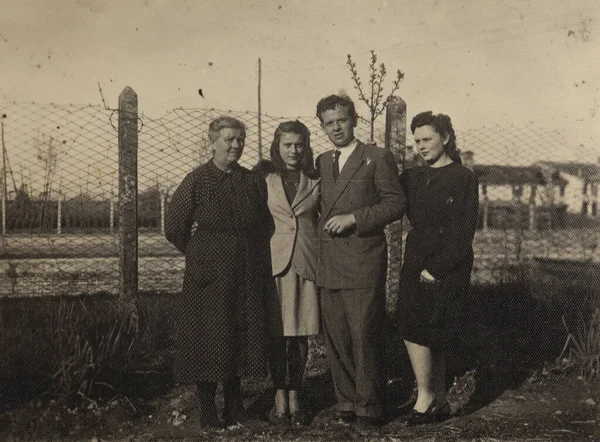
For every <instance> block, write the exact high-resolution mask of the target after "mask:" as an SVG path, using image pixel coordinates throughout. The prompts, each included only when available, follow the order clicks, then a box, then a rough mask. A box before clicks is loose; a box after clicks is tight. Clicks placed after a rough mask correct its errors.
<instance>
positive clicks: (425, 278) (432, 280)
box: [419, 269, 438, 284]
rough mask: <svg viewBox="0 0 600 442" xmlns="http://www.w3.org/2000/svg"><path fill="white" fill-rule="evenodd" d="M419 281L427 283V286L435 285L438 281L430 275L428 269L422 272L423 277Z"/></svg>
mask: <svg viewBox="0 0 600 442" xmlns="http://www.w3.org/2000/svg"><path fill="white" fill-rule="evenodd" d="M419 279H420V280H421V282H423V283H425V284H435V283H436V282H438V281H437V279H435V278H434V277H433V276H432V275H431V273H429V272H428V271H427V269H423V271H422V272H421V276H420V277H419Z"/></svg>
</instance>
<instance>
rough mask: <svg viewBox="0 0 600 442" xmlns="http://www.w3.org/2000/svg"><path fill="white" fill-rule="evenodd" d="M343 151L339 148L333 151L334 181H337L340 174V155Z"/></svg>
mask: <svg viewBox="0 0 600 442" xmlns="http://www.w3.org/2000/svg"><path fill="white" fill-rule="evenodd" d="M341 154H342V153H341V152H340V151H339V150H337V149H336V150H334V151H333V181H337V178H338V176H339V174H340V155H341Z"/></svg>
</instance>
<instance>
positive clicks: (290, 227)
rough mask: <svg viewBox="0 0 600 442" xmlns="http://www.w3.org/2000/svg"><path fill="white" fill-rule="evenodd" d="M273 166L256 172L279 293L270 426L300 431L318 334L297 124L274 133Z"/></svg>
mask: <svg viewBox="0 0 600 442" xmlns="http://www.w3.org/2000/svg"><path fill="white" fill-rule="evenodd" d="M270 157H271V161H261V162H259V164H258V165H257V167H256V169H257V170H258V171H259V172H261V173H262V174H263V175H264V176H265V180H266V182H267V188H268V190H269V200H268V204H269V210H270V211H271V215H272V216H273V220H274V222H275V233H274V234H273V236H272V237H271V259H272V261H271V263H272V268H273V276H274V277H275V283H276V286H277V292H276V293H274V296H271V297H270V298H269V299H270V300H269V302H268V303H267V304H268V312H269V313H268V318H267V320H268V322H269V325H270V327H269V331H270V345H269V347H270V357H269V365H270V368H271V377H272V379H273V383H274V384H275V388H276V393H275V407H274V408H273V410H272V411H271V413H270V414H269V420H270V421H271V423H273V424H288V423H291V424H293V425H303V424H304V423H305V419H306V416H305V413H304V412H303V409H302V407H301V405H300V401H299V393H300V391H301V388H302V381H303V377H304V370H305V367H306V361H307V356H308V336H310V335H315V334H317V333H319V300H318V296H317V295H318V290H317V286H316V285H315V282H314V281H315V265H316V246H317V241H316V228H317V218H318V208H319V199H320V184H319V178H318V172H317V171H316V170H315V168H314V163H313V152H312V149H311V147H310V132H309V130H308V128H307V127H306V126H305V125H304V124H302V123H301V122H299V121H287V122H285V123H281V124H280V125H279V127H277V129H276V130H275V135H274V137H273V142H272V144H271V151H270Z"/></svg>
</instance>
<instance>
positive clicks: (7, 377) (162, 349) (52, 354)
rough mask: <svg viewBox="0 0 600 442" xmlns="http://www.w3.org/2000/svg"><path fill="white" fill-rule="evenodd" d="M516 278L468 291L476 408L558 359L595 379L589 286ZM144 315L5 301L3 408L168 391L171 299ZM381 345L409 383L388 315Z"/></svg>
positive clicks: (596, 328) (0, 342)
mask: <svg viewBox="0 0 600 442" xmlns="http://www.w3.org/2000/svg"><path fill="white" fill-rule="evenodd" d="M519 275H521V279H520V280H511V282H509V283H505V284H501V285H477V286H474V287H472V289H471V291H470V294H469V296H468V299H466V302H465V310H464V312H465V314H464V318H463V328H462V339H461V344H460V346H459V348H458V349H457V351H456V352H454V353H453V354H452V355H450V357H449V363H448V366H449V367H448V368H449V382H450V383H451V381H452V379H455V378H456V377H460V376H462V375H464V374H465V373H474V376H475V377H476V378H477V385H478V390H479V392H478V394H479V399H477V398H476V399H475V400H480V401H481V400H482V401H485V402H489V400H492V399H493V397H494V396H495V395H497V394H500V392H501V391H503V389H505V388H511V387H513V386H515V385H518V384H519V383H521V382H523V381H525V380H526V379H527V378H528V377H529V376H531V373H533V372H535V371H538V370H539V371H541V370H543V369H544V368H545V367H546V366H548V364H551V363H553V362H554V361H555V360H557V359H559V360H562V359H568V361H569V364H567V365H568V368H569V369H570V370H573V371H576V372H577V373H583V374H586V376H590V377H593V376H598V370H599V361H600V356H599V355H600V304H599V302H598V294H597V290H596V288H595V285H590V284H588V283H589V282H590V280H588V279H586V278H583V279H581V278H579V279H573V280H572V281H571V283H569V284H566V283H565V284H563V286H561V291H560V292H559V291H557V290H556V288H555V286H556V284H554V283H553V280H552V278H550V279H547V280H544V279H542V278H541V277H540V278H538V283H537V284H533V283H532V281H531V280H527V279H526V278H525V276H527V275H529V276H531V275H536V273H531V272H527V271H522V272H519ZM563 276H564V275H561V274H559V275H558V277H559V278H561V279H563V280H564V279H565V278H564V277H563ZM554 282H555V281H554ZM544 284H546V285H547V290H544ZM140 308H141V310H142V311H141V312H140V313H141V317H142V318H143V321H142V327H141V329H140V330H139V331H138V332H137V333H133V332H131V331H129V330H128V329H127V327H126V324H125V323H124V322H123V320H122V319H121V317H120V314H119V310H118V299H117V298H116V297H115V296H113V295H109V294H101V295H93V296H84V295H82V296H73V295H69V296H59V297H52V298H45V297H38V298H19V299H10V298H9V299H4V300H1V301H0V354H2V355H3V357H2V358H0V407H2V406H4V407H6V406H9V407H15V406H18V405H19V404H23V403H26V402H27V401H28V400H29V399H32V398H35V397H39V396H40V395H42V396H45V397H47V398H58V399H59V400H66V398H71V399H73V398H75V399H78V400H80V401H103V400H110V399H111V398H114V397H115V396H118V395H121V396H133V397H140V396H152V395H155V394H160V392H161V391H162V392H164V391H165V389H168V388H170V387H172V386H173V385H174V384H173V380H172V375H171V369H172V363H173V356H174V343H175V321H176V320H177V295H168V294H156V293H145V294H142V295H141V297H140ZM571 331H572V332H571ZM386 338H387V351H388V355H387V362H388V375H389V377H390V378H403V377H406V376H407V373H410V372H411V370H410V366H409V365H408V361H407V358H406V354H405V351H404V345H403V343H402V340H401V338H400V337H399V335H398V329H397V321H396V320H395V315H394V313H393V312H392V313H391V314H390V315H389V318H388V321H387V333H386ZM565 342H567V345H566V348H565ZM561 350H563V351H562V353H561ZM565 355H566V356H565ZM563 356H564V357H563ZM311 359H312V361H309V367H313V368H315V367H316V366H317V365H315V361H316V363H317V364H318V371H319V372H321V371H325V370H327V367H326V364H325V365H323V364H324V363H325V362H326V359H325V358H324V349H323V341H322V339H315V340H312V341H311Z"/></svg>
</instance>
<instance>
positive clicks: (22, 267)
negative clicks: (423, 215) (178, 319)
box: [0, 229, 600, 297]
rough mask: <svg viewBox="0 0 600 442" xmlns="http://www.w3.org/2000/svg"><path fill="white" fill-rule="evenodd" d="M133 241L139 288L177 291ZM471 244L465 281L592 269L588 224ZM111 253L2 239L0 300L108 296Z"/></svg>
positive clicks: (155, 259)
mask: <svg viewBox="0 0 600 442" xmlns="http://www.w3.org/2000/svg"><path fill="white" fill-rule="evenodd" d="M403 236H404V238H405V237H406V231H405V232H404V235H403ZM403 243H404V241H403ZM138 244H139V249H138V254H139V288H140V290H142V291H154V292H170V293H172V292H179V291H180V290H181V285H182V282H183V268H184V257H183V255H182V254H180V253H179V252H178V251H177V250H176V249H175V247H174V246H173V245H172V244H170V243H168V242H167V240H166V239H165V238H164V236H163V235H162V234H160V233H141V234H140V237H139V240H138ZM474 248H475V264H474V269H473V275H472V283H473V284H498V283H503V282H507V281H510V280H513V279H514V278H515V277H518V276H519V275H515V274H514V269H515V268H516V267H518V266H519V264H521V263H523V262H527V261H529V260H531V259H546V260H548V259H550V260H556V261H557V262H566V263H567V264H565V265H568V266H571V267H572V266H573V265H575V266H577V265H578V263H580V265H581V266H583V265H584V264H585V263H591V264H592V265H594V264H597V265H598V266H599V267H598V269H597V270H598V274H600V250H599V249H598V247H597V231H596V229H572V230H565V229H562V230H560V231H535V232H529V231H518V230H514V231H513V230H510V231H508V230H506V231H503V230H488V231H485V232H484V231H478V232H477V234H476V236H475V242H474ZM117 250H118V249H117V237H116V236H115V235H110V234H96V235H61V236H58V235H54V236H18V235H9V236H5V237H2V257H3V259H2V260H0V274H2V275H3V277H2V278H0V297H23V296H52V295H54V296H56V295H75V294H81V293H95V292H109V293H116V292H117V291H118V280H119V267H118V264H119V260H118V254H117Z"/></svg>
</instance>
